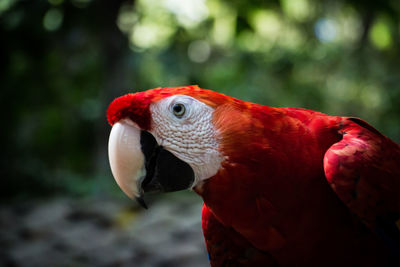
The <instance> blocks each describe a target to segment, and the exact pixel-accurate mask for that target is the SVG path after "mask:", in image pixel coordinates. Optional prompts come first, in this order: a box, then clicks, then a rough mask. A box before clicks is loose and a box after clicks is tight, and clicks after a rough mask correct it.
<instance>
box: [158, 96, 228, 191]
mask: <svg viewBox="0 0 400 267" xmlns="http://www.w3.org/2000/svg"><path fill="white" fill-rule="evenodd" d="M150 111H151V113H152V118H153V121H152V123H153V124H152V129H153V130H152V134H153V135H154V137H155V138H156V140H157V143H158V144H159V145H161V146H163V147H164V148H166V149H167V150H168V151H170V152H171V153H173V154H174V155H175V156H176V157H178V158H179V159H181V160H183V161H184V162H186V163H187V164H189V165H190V166H191V167H192V169H193V171H194V174H195V182H194V185H193V186H195V185H196V184H197V183H198V182H200V181H202V180H205V179H208V178H210V177H212V176H214V175H215V174H216V173H217V172H218V170H219V168H220V167H221V162H222V159H223V158H222V156H221V155H220V153H219V151H218V142H217V139H216V130H215V129H214V126H213V124H212V114H213V111H214V109H213V108H211V107H209V106H208V105H206V104H204V103H202V102H200V101H198V100H197V99H195V98H193V97H190V96H186V95H175V96H171V97H168V98H165V99H162V100H160V101H158V102H156V103H154V104H152V105H151V106H150Z"/></svg>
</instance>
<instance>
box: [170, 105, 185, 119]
mask: <svg viewBox="0 0 400 267" xmlns="http://www.w3.org/2000/svg"><path fill="white" fill-rule="evenodd" d="M172 112H173V113H174V115H175V116H177V117H178V118H181V117H182V116H183V115H185V112H186V107H185V105H184V104H181V103H177V104H174V105H173V106H172Z"/></svg>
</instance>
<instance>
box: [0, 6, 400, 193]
mask: <svg viewBox="0 0 400 267" xmlns="http://www.w3.org/2000/svg"><path fill="white" fill-rule="evenodd" d="M399 19H400V2H398V1H395V0H383V1H362V0H347V1H346V0H335V1H334V0H331V1H317V0H271V1H260V0H248V1H238V0H191V1H186V0H136V1H126V0H115V1H114V0H113V1H105V0H97V1H95V0H48V1H45V0H38V1H26V0H25V1H24V0H0V34H1V36H2V37H3V42H2V45H3V49H1V51H0V75H1V76H0V77H1V79H0V87H1V93H0V94H1V107H2V112H1V116H2V121H3V123H2V125H3V126H2V129H1V137H2V139H1V140H2V141H3V144H2V153H1V157H2V158H1V172H2V183H3V184H2V186H1V192H0V193H1V197H2V198H3V199H5V200H6V199H15V198H26V197H30V196H32V195H34V196H43V195H48V194H54V193H68V194H75V195H85V194H107V193H108V192H111V191H113V190H114V189H116V185H115V184H114V182H113V181H112V178H111V173H110V170H109V167H108V161H107V151H106V149H107V136H108V133H109V126H108V125H107V122H106V117H105V112H106V108H107V105H108V104H109V103H110V102H111V101H112V99H113V98H115V97H117V96H119V95H122V94H125V93H127V92H134V91H140V90H145V89H149V88H154V87H166V86H179V85H189V84H198V85H199V86H200V87H203V88H209V89H213V90H216V91H219V92H222V93H225V94H228V95H231V96H234V97H237V98H241V99H244V100H247V101H252V102H257V103H260V104H265V105H270V106H291V107H303V108H309V109H315V110H319V111H322V112H325V113H329V114H332V115H348V116H357V117H361V118H363V119H365V120H367V121H368V122H370V123H371V124H372V125H374V126H376V127H377V128H378V129H379V130H380V131H382V132H383V133H384V134H386V135H387V136H389V137H391V138H392V139H394V140H396V141H397V142H399V141H400V101H399V99H400V64H399V62H400V57H399V56H400V23H399Z"/></svg>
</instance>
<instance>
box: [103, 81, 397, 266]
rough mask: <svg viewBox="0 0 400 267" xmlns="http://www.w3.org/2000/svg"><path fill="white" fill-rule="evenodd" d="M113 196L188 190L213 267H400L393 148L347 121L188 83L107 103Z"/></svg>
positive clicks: (367, 127)
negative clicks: (196, 199)
mask: <svg viewBox="0 0 400 267" xmlns="http://www.w3.org/2000/svg"><path fill="white" fill-rule="evenodd" d="M107 120H108V122H109V124H110V125H111V132H110V136H109V143H108V154H109V163H110V167H111V172H112V174H113V176H114V178H115V180H116V182H117V184H118V186H119V187H120V188H121V189H122V191H123V192H124V193H125V194H126V195H127V196H128V197H130V198H132V199H134V200H135V199H136V200H137V201H138V202H139V204H140V205H142V206H143V207H145V208H147V205H146V203H145V201H144V195H145V194H149V193H163V192H174V191H180V190H186V189H189V190H192V191H194V192H195V193H197V194H198V195H199V196H201V198H202V200H203V208H202V214H201V216H202V219H201V225H202V229H203V235H204V240H205V246H206V249H207V251H208V255H209V262H210V265H211V266H400V230H399V229H400V146H399V145H398V144H397V143H395V142H394V141H392V140H390V139H389V138H388V137H386V136H384V135H383V134H382V133H380V132H379V131H378V130H376V129H375V128H374V127H373V126H371V125H370V124H368V123H367V122H365V121H364V120H362V119H360V118H356V117H342V116H330V115H326V114H323V113H320V112H317V111H313V110H308V109H302V108H288V107H269V106H264V105H260V104H256V103H250V102H246V101H242V100H239V99H236V98H234V97H230V96H227V95H224V94H221V93H218V92H215V91H212V90H208V89H202V88H200V87H199V86H197V85H192V86H181V87H168V88H155V89H150V90H147V91H142V92H137V93H130V94H126V95H123V96H120V97H118V98H116V99H115V100H113V101H112V102H111V104H110V105H109V107H108V109H107Z"/></svg>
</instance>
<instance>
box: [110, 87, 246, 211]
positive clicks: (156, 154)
mask: <svg viewBox="0 0 400 267" xmlns="http://www.w3.org/2000/svg"><path fill="white" fill-rule="evenodd" d="M235 103H236V105H240V104H241V102H240V100H237V99H234V98H231V97H227V96H225V95H222V94H219V93H216V92H213V91H209V90H205V89H201V88H199V87H198V86H188V87H171V88H156V89H151V90H148V91H145V92H139V93H135V94H127V95H124V96H121V97H119V98H117V99H115V100H114V101H113V102H112V103H111V104H110V106H109V108H108V111H107V118H108V121H109V123H110V124H111V125H112V130H111V133H110V138H109V145H108V149H109V160H110V165H111V170H112V173H113V175H114V178H115V180H116V182H117V183H118V185H119V186H120V187H121V189H122V190H123V191H124V192H125V194H127V195H128V196H129V197H130V198H132V199H133V198H136V199H137V200H138V201H139V203H141V204H142V206H145V204H144V201H143V198H142V196H143V194H144V193H147V192H172V191H178V190H183V189H188V188H193V187H195V186H196V185H198V184H199V183H201V182H202V181H204V180H206V179H208V178H210V177H212V176H214V175H215V174H216V173H217V172H218V171H219V170H220V167H221V162H222V161H223V159H224V155H223V154H222V153H221V150H220V146H221V131H222V128H221V127H219V126H218V125H220V124H221V120H223V118H222V117H221V116H219V115H218V112H217V111H216V110H217V109H218V108H219V107H222V106H226V105H225V104H233V105H234V104H235ZM235 124H236V125H237V127H240V121H239V122H237V123H235Z"/></svg>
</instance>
